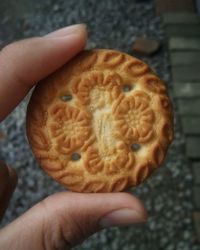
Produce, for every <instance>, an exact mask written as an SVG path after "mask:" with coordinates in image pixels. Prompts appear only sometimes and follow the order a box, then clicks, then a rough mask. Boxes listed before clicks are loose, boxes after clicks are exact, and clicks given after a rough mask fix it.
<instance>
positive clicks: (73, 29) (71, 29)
mask: <svg viewBox="0 0 200 250" xmlns="http://www.w3.org/2000/svg"><path fill="white" fill-rule="evenodd" d="M86 28H87V26H86V24H84V23H81V24H75V25H71V26H67V27H64V28H61V29H58V30H55V31H53V32H51V33H49V34H47V35H45V36H44V37H50V38H51V37H52V38H53V37H63V36H67V35H71V34H76V33H77V32H86Z"/></svg>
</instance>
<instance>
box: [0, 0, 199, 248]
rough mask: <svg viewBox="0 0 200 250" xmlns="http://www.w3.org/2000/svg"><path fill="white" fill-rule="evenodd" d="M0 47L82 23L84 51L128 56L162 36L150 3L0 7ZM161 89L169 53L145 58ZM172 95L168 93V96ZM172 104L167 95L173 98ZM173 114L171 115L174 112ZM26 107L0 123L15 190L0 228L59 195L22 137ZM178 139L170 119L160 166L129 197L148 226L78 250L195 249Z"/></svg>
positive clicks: (73, 0)
mask: <svg viewBox="0 0 200 250" xmlns="http://www.w3.org/2000/svg"><path fill="white" fill-rule="evenodd" d="M0 16H1V19H0V41H1V42H2V43H7V42H9V41H13V40H16V39H19V38H23V37H28V36H33V35H43V34H45V33H47V32H49V31H51V30H53V29H56V28H58V27H61V26H64V25H69V24H72V23H80V22H85V23H86V24H87V25H88V31H89V42H88V47H89V48H94V47H97V48H112V49H119V50H122V51H124V52H128V53H130V52H131V43H132V41H133V40H134V38H135V37H136V36H138V35H144V36H151V37H154V38H158V39H161V40H162V41H163V43H164V40H165V37H164V33H163V29H162V27H161V25H160V19H159V18H158V17H156V16H155V14H154V8H153V2H152V1H150V0H149V1H148V0H143V1H142V0H140V1H139V0H124V1H114V0H110V1H106V0H102V1H97V0H95V1H92V0H90V1H89V0H86V1H81V0H68V1H64V0H63V1H62V0H58V1H56V4H55V1H53V0H44V1H42V4H39V1H38V0H37V1H33V0H32V1H25V0H19V1H17V3H15V1H12V0H10V1H6V0H1V3H0ZM143 59H144V60H145V61H146V62H147V63H149V64H150V66H151V67H152V68H153V69H154V70H155V71H156V72H157V73H158V75H159V76H160V77H161V78H162V79H164V80H165V81H166V82H167V85H168V87H169V91H170V90H171V88H170V74H169V65H168V53H167V48H166V46H165V45H164V46H163V48H162V50H161V51H160V52H159V53H158V54H157V55H155V56H154V57H152V58H150V59H146V58H143ZM170 93H171V91H170ZM171 96H172V97H173V95H171ZM174 106H175V110H176V105H175V104H174ZM25 109H26V101H24V102H22V103H21V105H20V106H19V107H18V108H17V109H15V111H14V112H13V113H12V114H11V115H10V116H9V117H8V118H7V119H6V120H5V121H4V122H3V123H1V124H0V130H1V131H3V133H5V134H6V138H5V139H1V140H0V157H1V158H3V159H6V160H7V162H8V163H10V164H11V165H13V166H14V167H15V169H16V170H17V172H18V175H19V183H18V187H17V189H16V192H15V194H14V197H13V199H12V202H11V204H10V207H9V210H8V212H7V214H6V216H5V219H4V221H3V224H5V223H7V222H9V221H11V220H12V219H14V218H16V217H17V216H18V215H20V214H21V213H22V212H24V211H25V210H26V209H27V208H29V207H30V206H32V205H33V204H35V203H36V202H37V201H39V200H41V199H42V198H43V197H45V196H47V195H48V194H51V193H54V192H56V191H59V190H62V189H61V188H60V187H59V186H58V185H57V184H56V183H55V182H53V181H52V180H51V179H50V178H49V177H48V176H46V174H44V173H43V172H42V171H41V170H40V169H39V168H38V166H37V164H36V163H35V161H34V159H33V157H32V155H31V152H30V149H29V146H28V144H27V142H26V137H25V122H24V118H25ZM183 145H184V138H183V136H182V132H181V130H180V126H179V121H178V117H177V113H176V112H175V139H174V142H173V145H172V146H171V148H170V150H169V153H168V156H167V159H166V162H165V164H164V165H163V167H162V168H160V169H159V170H158V171H157V172H156V173H155V174H154V175H152V177H151V178H150V179H149V180H148V181H147V182H146V183H145V184H143V185H141V186H140V187H139V188H137V189H135V190H133V193H134V194H136V195H137V196H139V197H140V198H141V199H142V200H143V202H144V203H145V205H146V207H147V210H148V212H149V220H148V223H146V224H145V225H140V226H130V227H127V228H123V229H117V228H116V229H115V228H114V229H109V230H104V231H102V232H101V233H99V234H96V235H94V236H92V237H91V238H90V239H89V240H87V241H86V242H85V243H84V244H83V245H82V246H79V247H77V249H79V250H82V249H95V250H96V249H101V250H110V249H111V250H114V249H115V250H125V249H130V250H132V249H133V250H134V249H137V250H157V249H164V250H173V249H176V250H188V249H190V250H198V249H200V248H199V247H198V245H197V244H195V241H194V236H193V234H194V233H193V225H192V221H191V211H192V201H191V181H192V175H191V170H190V166H189V165H188V164H187V161H186V159H185V156H184V151H183Z"/></svg>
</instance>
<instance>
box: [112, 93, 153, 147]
mask: <svg viewBox="0 0 200 250" xmlns="http://www.w3.org/2000/svg"><path fill="white" fill-rule="evenodd" d="M115 117H116V120H117V126H118V128H119V130H120V131H121V133H122V134H123V136H124V137H125V138H126V139H127V140H128V141H130V142H131V141H135V142H146V141H148V140H149V139H150V138H151V136H152V134H153V121H154V112H153V111H152V109H151V108H150V105H149V101H148V100H147V98H146V93H144V96H143V95H142V94H141V91H140V95H137V94H135V95H131V96H129V97H126V98H124V99H123V101H122V102H121V103H120V105H119V106H118V108H117V109H116V112H115Z"/></svg>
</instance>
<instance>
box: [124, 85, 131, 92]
mask: <svg viewBox="0 0 200 250" xmlns="http://www.w3.org/2000/svg"><path fill="white" fill-rule="evenodd" d="M122 90H123V92H129V91H131V90H132V86H131V85H128V84H126V85H124V86H123V87H122Z"/></svg>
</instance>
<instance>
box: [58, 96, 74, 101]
mask: <svg viewBox="0 0 200 250" xmlns="http://www.w3.org/2000/svg"><path fill="white" fill-rule="evenodd" d="M60 99H61V100H62V101H63V102H69V101H71V100H72V96H71V95H63V96H61V97H60Z"/></svg>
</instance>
